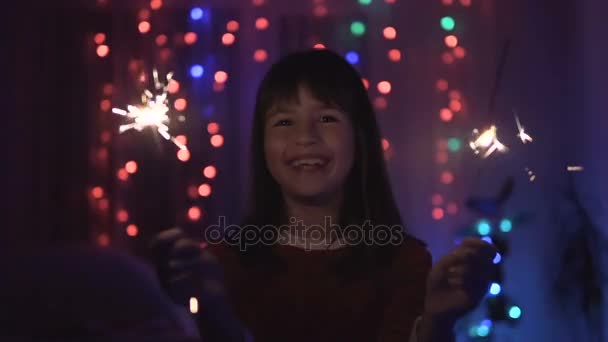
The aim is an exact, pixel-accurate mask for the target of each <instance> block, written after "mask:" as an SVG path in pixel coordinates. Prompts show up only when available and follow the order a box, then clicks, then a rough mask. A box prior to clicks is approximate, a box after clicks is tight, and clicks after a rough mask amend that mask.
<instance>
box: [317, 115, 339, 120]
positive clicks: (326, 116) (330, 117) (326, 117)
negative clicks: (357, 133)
mask: <svg viewBox="0 0 608 342" xmlns="http://www.w3.org/2000/svg"><path fill="white" fill-rule="evenodd" d="M337 121H338V119H337V118H336V117H335V116H332V115H323V116H322V117H321V122H337Z"/></svg>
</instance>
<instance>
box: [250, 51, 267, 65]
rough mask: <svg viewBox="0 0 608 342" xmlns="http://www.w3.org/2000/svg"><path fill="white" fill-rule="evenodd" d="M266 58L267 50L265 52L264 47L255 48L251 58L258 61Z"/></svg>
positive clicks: (263, 60) (260, 61)
mask: <svg viewBox="0 0 608 342" xmlns="http://www.w3.org/2000/svg"><path fill="white" fill-rule="evenodd" d="M266 59H268V52H266V50H264V49H257V50H255V52H254V53H253V60H254V61H256V62H258V63H262V62H265V61H266Z"/></svg>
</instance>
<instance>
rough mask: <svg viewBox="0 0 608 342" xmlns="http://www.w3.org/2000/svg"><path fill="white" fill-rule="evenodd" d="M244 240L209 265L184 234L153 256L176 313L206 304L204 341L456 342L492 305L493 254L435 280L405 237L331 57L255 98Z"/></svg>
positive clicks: (286, 64)
mask: <svg viewBox="0 0 608 342" xmlns="http://www.w3.org/2000/svg"><path fill="white" fill-rule="evenodd" d="M252 172H253V178H252V182H251V183H252V191H251V196H252V198H251V203H250V210H249V213H248V215H247V216H246V217H247V219H246V220H245V222H244V223H245V224H246V225H244V226H242V227H240V228H235V227H228V228H227V229H223V231H224V232H226V234H225V235H224V236H223V238H222V239H221V241H219V239H216V238H213V237H214V236H216V234H211V233H215V232H216V231H214V230H213V229H212V230H211V231H210V232H211V233H210V234H209V236H208V240H209V242H210V245H209V246H210V247H209V248H207V249H206V250H205V251H201V249H200V248H199V245H198V244H197V243H196V242H193V241H191V240H188V239H186V238H185V236H184V234H183V233H182V232H181V231H180V230H179V229H173V230H169V231H166V232H163V233H161V234H160V235H159V237H158V241H157V244H156V247H157V250H158V251H159V252H158V254H157V255H159V257H160V259H159V265H160V271H161V278H162V279H165V284H166V286H167V288H168V289H169V290H170V291H171V293H173V294H174V295H175V296H179V294H181V295H182V297H183V298H176V299H177V300H180V301H183V300H187V297H188V296H198V298H199V302H200V303H201V310H202V311H201V312H199V314H198V322H199V326H200V330H201V333H202V334H203V337H208V338H209V339H211V340H226V341H245V340H247V339H250V340H255V341H417V342H427V341H451V340H453V335H452V326H453V324H454V323H455V321H456V320H457V319H459V318H460V317H461V316H462V315H464V314H465V313H467V312H468V311H470V310H471V309H473V308H474V307H475V306H476V305H477V304H478V303H479V301H480V300H481V298H483V296H484V295H485V293H486V291H487V288H488V285H489V281H490V274H491V269H492V266H493V264H492V258H493V257H494V255H495V253H496V251H495V249H494V248H493V247H492V246H491V245H489V244H487V243H485V242H483V241H481V240H477V239H469V240H465V241H464V242H463V243H462V244H461V245H460V246H458V247H457V248H456V249H455V250H454V251H453V252H452V253H450V254H449V255H447V256H446V257H444V258H443V259H441V260H440V261H439V262H437V263H436V264H435V266H434V267H433V268H432V269H431V256H430V254H429V252H428V251H427V249H426V247H425V245H424V243H422V242H421V241H419V240H417V239H415V238H414V237H412V236H411V235H409V234H408V233H407V232H405V231H404V230H403V229H401V227H402V221H401V217H400V215H399V211H398V209H397V205H396V203H395V200H394V198H393V194H392V191H391V188H390V185H389V180H388V175H387V171H386V166H385V163H384V158H383V152H382V147H381V136H380V133H379V129H378V125H377V123H376V119H375V114H374V111H373V108H372V106H371V103H370V101H369V98H368V95H367V91H366V89H365V87H364V85H363V84H362V82H361V76H360V75H359V74H358V73H357V71H356V70H355V69H354V68H353V67H352V66H351V65H350V64H348V63H347V62H346V61H345V60H344V59H342V58H341V57H340V56H338V55H336V54H334V53H332V52H330V51H328V50H313V51H307V52H299V53H295V54H291V55H289V56H287V57H284V58H283V59H282V60H280V61H279V62H278V63H277V64H275V65H273V66H272V68H271V69H270V71H269V72H268V74H267V75H266V77H265V78H264V80H263V82H262V84H261V86H260V88H259V91H258V95H257V101H256V106H255V113H254V121H253V134H252Z"/></svg>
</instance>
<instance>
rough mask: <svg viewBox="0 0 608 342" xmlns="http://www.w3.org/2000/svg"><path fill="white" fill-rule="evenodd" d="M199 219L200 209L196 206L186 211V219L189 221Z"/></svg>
mask: <svg viewBox="0 0 608 342" xmlns="http://www.w3.org/2000/svg"><path fill="white" fill-rule="evenodd" d="M200 218H201V209H200V208H199V207H197V206H193V207H190V209H188V219H189V220H190V221H198V220H200Z"/></svg>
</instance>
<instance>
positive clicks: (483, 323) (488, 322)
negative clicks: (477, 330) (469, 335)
mask: <svg viewBox="0 0 608 342" xmlns="http://www.w3.org/2000/svg"><path fill="white" fill-rule="evenodd" d="M481 325H485V326H486V327H489V328H491V327H492V321H491V320H489V319H484V320H483V321H481Z"/></svg>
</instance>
